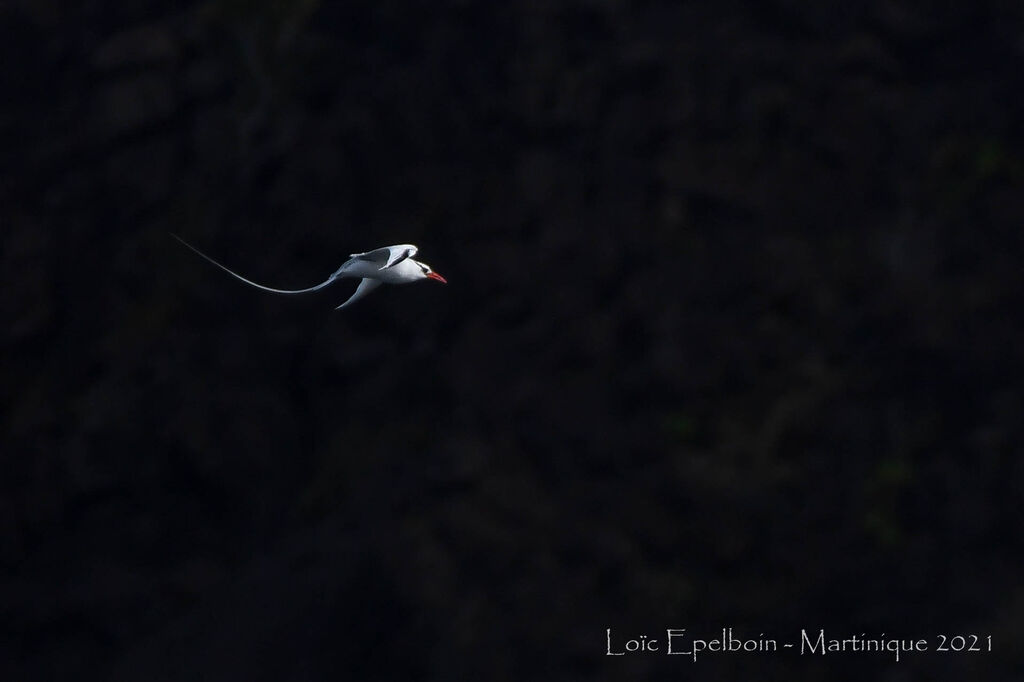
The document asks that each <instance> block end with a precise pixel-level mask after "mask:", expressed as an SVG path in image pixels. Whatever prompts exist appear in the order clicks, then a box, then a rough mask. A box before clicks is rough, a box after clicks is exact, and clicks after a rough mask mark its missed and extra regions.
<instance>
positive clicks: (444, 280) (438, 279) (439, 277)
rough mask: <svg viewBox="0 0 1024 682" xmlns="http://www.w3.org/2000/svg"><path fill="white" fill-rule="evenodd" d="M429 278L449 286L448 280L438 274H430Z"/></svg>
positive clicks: (428, 274)
mask: <svg viewBox="0 0 1024 682" xmlns="http://www.w3.org/2000/svg"><path fill="white" fill-rule="evenodd" d="M427 277H429V278H430V279H436V280H437V281H438V282H440V283H441V284H448V280H446V279H445V278H444V277H442V276H441V275H439V274H437V273H436V272H428V273H427Z"/></svg>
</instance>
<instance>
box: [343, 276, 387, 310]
mask: <svg viewBox="0 0 1024 682" xmlns="http://www.w3.org/2000/svg"><path fill="white" fill-rule="evenodd" d="M380 285H381V281H380V280H379V279H370V278H369V277H367V278H365V279H363V281H362V282H360V283H359V286H358V287H356V290H355V293H354V294H352V295H351V296H349V297H348V300H347V301H345V302H344V303H342V304H341V305H339V306H338V307H337V308H335V310H341V309H342V308H344V307H345V306H347V305H349V304H351V303H355V302H356V301H358V300H359V299H361V298H362V297H363V296H366V295H367V294H368V293H370V292H371V291H373V290H374V289H376V288H377V287H379V286H380Z"/></svg>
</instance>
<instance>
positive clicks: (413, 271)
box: [171, 235, 447, 310]
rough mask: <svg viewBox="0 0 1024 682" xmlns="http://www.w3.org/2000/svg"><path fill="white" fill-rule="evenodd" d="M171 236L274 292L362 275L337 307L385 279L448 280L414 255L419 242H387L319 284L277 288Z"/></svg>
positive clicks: (355, 255) (311, 289)
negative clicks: (350, 294) (237, 270)
mask: <svg viewBox="0 0 1024 682" xmlns="http://www.w3.org/2000/svg"><path fill="white" fill-rule="evenodd" d="M171 236H172V237H174V238H175V239H177V240H178V241H179V242H181V243H182V244H184V245H185V246H187V247H188V248H189V249H191V250H192V251H194V252H195V253H196V254H198V255H199V256H201V257H203V258H205V259H206V260H208V261H209V262H211V263H213V264H214V265H216V266H217V267H218V268H220V269H221V270H223V271H224V272H226V273H228V274H229V275H231V276H232V277H235V278H236V279H239V280H241V281H243V282H245V283H246V284H248V285H249V286H252V287H256V288H257V289H262V290H263V291H269V292H271V293H274V294H309V293H312V292H314V291H318V290H320V289H323V288H324V287H326V286H327V285H329V284H332V283H333V282H334V281H335V280H338V279H343V278H358V279H362V281H361V282H360V283H359V286H358V287H356V290H355V293H353V294H352V296H350V297H349V299H348V300H347V301H345V302H344V303H342V304H341V305H339V306H338V307H337V308H335V310H340V309H341V308H344V307H345V306H347V305H350V304H352V303H355V302H356V301H358V300H359V299H360V298H363V297H364V296H366V295H367V294H369V293H370V292H371V291H373V290H374V289H376V288H377V287H378V286H380V285H381V284H385V283H387V284H408V283H411V282H417V281H419V280H422V279H435V280H437V281H439V282H441V283H444V284H446V283H447V280H445V278H444V277H442V276H441V275H439V274H437V273H436V272H434V271H433V270H432V269H431V268H430V266H429V265H427V264H426V263H421V262H420V261H417V260H413V259H412V257H413V256H415V255H416V252H417V251H418V250H419V249H417V248H416V246H414V245H413V244H396V245H394V246H384V247H381V248H379V249H374V250H373V251H366V252H365V253H353V254H352V255H351V256H350V258H349V259H348V260H347V261H345V262H344V263H342V265H341V267H340V268H338V269H337V270H335V271H334V273H333V274H332V275H331V276H330V277H328V278H327V279H326V280H324V281H323V282H321V283H320V284H317V285H315V286H311V287H309V288H307V289H274V288H273V287H268V286H264V285H262V284H257V283H256V282H253V281H252V280H249V279H246V278H245V277H242V276H241V275H239V274H238V273H237V272H235V271H234V270H231V269H229V268H228V267H227V266H225V265H222V264H221V263H218V262H217V261H215V260H214V259H213V258H210V257H209V256H207V255H206V254H205V253H203V252H202V251H200V250H199V249H197V248H196V247H194V246H192V245H191V244H189V243H188V242H187V241H185V240H184V239H182V238H181V237H179V236H178V235H171Z"/></svg>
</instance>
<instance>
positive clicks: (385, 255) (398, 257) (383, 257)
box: [351, 244, 419, 270]
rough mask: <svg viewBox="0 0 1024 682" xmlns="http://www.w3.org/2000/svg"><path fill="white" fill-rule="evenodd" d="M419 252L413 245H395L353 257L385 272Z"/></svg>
mask: <svg viewBox="0 0 1024 682" xmlns="http://www.w3.org/2000/svg"><path fill="white" fill-rule="evenodd" d="M418 250H419V249H417V248H416V247H415V246H414V245H413V244H395V245H394V246H382V247H381V248H379V249H374V250H373V251H367V252H366V253H353V254H351V257H352V258H355V259H358V260H365V261H369V262H370V263H373V264H375V265H379V266H380V268H378V269H379V270H384V269H386V268H390V267H394V266H395V265H398V264H399V263H401V262H402V261H404V260H405V259H406V258H411V257H412V256H415V255H416V252H417V251H418Z"/></svg>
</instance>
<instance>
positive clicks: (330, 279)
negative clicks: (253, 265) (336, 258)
mask: <svg viewBox="0 0 1024 682" xmlns="http://www.w3.org/2000/svg"><path fill="white" fill-rule="evenodd" d="M171 236H172V237H174V238H175V239H177V240H178V241H179V242H181V243H182V244H184V245H185V246H187V247H188V248H190V249H192V250H193V251H195V252H196V254H198V255H199V256H201V257H202V258H205V259H206V260H208V261H210V262H211V263H213V264H214V265H216V266H217V267H218V268H220V269H221V270H223V271H224V272H226V273H228V274H229V275H231V276H232V277H236V278H238V279H240V280H242V281H243V282H245V283H246V284H248V285H249V286H254V287H256V288H257V289H262V290H263V291H269V292H272V293H275V294H308V293H309V292H311V291H316V290H318V289H323V288H324V287H325V286H327V285H328V284H330V283H331V282H333V281H334V280H335V279H337V277H338V273H334V274H333V275H331V276H330V277H328V278H327V279H326V280H325V281H323V282H321V283H320V284H317V285H316V286H315V287H309V288H308V289H273V288H271V287H266V286H263V285H262V284H257V283H256V282H253V281H252V280H250V279H246V278H245V277H242V276H241V275H239V274H238V273H237V272H235V271H234V270H230V269H228V268H227V267H226V266H224V265H221V264H220V263H218V262H217V261H215V260H213V259H212V258H210V257H209V256H207V255H206V254H205V253H203V252H202V251H200V250H199V249H197V248H196V247H194V246H192V245H191V244H189V243H188V242H187V241H185V240H184V239H182V238H181V237H179V236H178V235H176V234H172V235H171Z"/></svg>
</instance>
